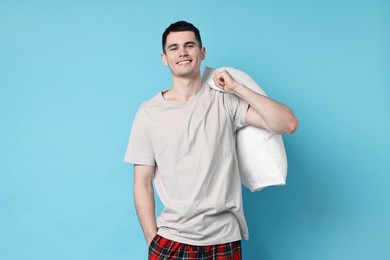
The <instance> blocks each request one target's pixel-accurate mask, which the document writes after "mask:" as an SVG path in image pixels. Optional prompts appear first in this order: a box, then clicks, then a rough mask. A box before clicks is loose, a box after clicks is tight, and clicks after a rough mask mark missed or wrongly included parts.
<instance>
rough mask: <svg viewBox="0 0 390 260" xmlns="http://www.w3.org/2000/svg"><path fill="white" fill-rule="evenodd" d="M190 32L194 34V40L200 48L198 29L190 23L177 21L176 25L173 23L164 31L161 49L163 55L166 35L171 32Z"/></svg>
mask: <svg viewBox="0 0 390 260" xmlns="http://www.w3.org/2000/svg"><path fill="white" fill-rule="evenodd" d="M185 31H190V32H193V33H194V34H195V38H196V40H197V41H198V43H199V47H200V48H202V39H201V38H200V33H199V30H198V28H196V27H195V26H194V25H193V24H192V23H189V22H186V21H178V22H176V23H173V24H171V25H169V26H168V28H167V29H165V31H164V33H163V35H162V49H163V52H164V53H165V44H166V42H167V37H168V34H169V33H171V32H185Z"/></svg>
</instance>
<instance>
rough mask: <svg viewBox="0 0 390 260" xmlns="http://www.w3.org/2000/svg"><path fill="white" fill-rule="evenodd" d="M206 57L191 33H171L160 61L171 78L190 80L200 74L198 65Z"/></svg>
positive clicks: (204, 51) (203, 49)
mask: <svg viewBox="0 0 390 260" xmlns="http://www.w3.org/2000/svg"><path fill="white" fill-rule="evenodd" d="M205 56H206V50H205V48H200V46H199V43H198V41H197V40H196V38H195V34H194V33H193V32H191V31H184V32H171V33H169V34H168V36H167V40H166V44H165V54H164V53H163V54H161V59H162V61H163V63H164V65H165V66H168V67H169V69H170V70H171V73H172V75H173V76H176V77H185V78H191V77H192V76H195V75H197V74H198V73H200V64H201V62H202V60H203V59H204V58H205Z"/></svg>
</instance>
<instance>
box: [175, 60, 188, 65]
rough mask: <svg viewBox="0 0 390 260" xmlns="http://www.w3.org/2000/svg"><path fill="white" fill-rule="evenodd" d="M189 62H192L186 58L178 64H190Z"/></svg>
mask: <svg viewBox="0 0 390 260" xmlns="http://www.w3.org/2000/svg"><path fill="white" fill-rule="evenodd" d="M188 63H190V61H189V60H185V61H180V62H179V63H177V64H180V65H181V64H188Z"/></svg>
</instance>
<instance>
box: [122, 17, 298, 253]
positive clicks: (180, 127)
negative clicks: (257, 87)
mask: <svg viewBox="0 0 390 260" xmlns="http://www.w3.org/2000/svg"><path fill="white" fill-rule="evenodd" d="M205 56H206V49H205V48H204V47H203V46H202V41H201V37H200V34H199V31H198V29H197V28H196V27H195V26H193V25H192V24H190V23H187V22H184V21H179V22H176V23H174V24H171V25H170V26H169V27H168V28H167V29H166V30H165V32H164V33H163V54H161V58H162V61H163V63H164V65H165V66H168V67H169V69H170V71H171V74H172V87H171V88H170V89H168V90H165V91H162V92H160V93H158V94H157V95H156V96H155V97H154V98H152V99H150V100H149V101H147V102H145V103H144V104H142V106H141V107H140V109H139V110H138V112H137V115H136V117H135V119H134V123H133V127H132V131H131V135H130V140H129V144H128V148H127V151H126V155H125V161H126V162H129V163H133V164H134V200H135V205H136V210H137V214H138V218H139V221H140V224H141V226H142V229H143V232H144V235H145V238H146V243H147V245H149V259H216V257H217V256H218V257H219V258H218V259H241V244H240V241H241V239H248V230H247V225H246V221H245V217H244V212H243V208H242V197H241V182H240V177H239V173H238V167H237V158H236V153H235V141H234V133H235V131H236V130H238V129H239V128H241V127H244V126H245V125H253V126H256V127H260V128H264V129H267V130H268V131H271V132H273V133H276V134H291V133H293V132H294V131H295V130H296V128H297V125H298V122H297V119H296V118H295V116H294V114H293V113H292V111H291V110H290V109H289V108H288V107H286V106H285V105H283V104H280V103H278V102H276V101H273V100H271V99H269V98H267V97H265V96H262V95H259V94H257V93H255V92H253V91H252V90H250V89H249V88H247V87H245V86H244V85H242V84H240V83H239V82H236V81H235V80H234V79H233V78H232V77H231V76H230V75H229V73H228V72H226V71H222V72H220V73H216V74H215V75H214V81H215V83H216V85H217V86H219V87H220V88H221V89H224V90H225V92H226V93H222V92H219V91H214V90H212V89H211V88H210V87H209V86H207V85H205V84H203V83H202V79H201V73H200V65H201V62H202V60H203V59H204V58H205ZM153 179H154V182H155V187H156V191H157V193H158V195H159V198H160V199H161V201H162V203H163V205H164V209H163V211H162V212H161V213H160V215H159V216H158V218H157V221H156V219H155V204H154V194H153V186H152V181H153ZM213 257H214V258H213Z"/></svg>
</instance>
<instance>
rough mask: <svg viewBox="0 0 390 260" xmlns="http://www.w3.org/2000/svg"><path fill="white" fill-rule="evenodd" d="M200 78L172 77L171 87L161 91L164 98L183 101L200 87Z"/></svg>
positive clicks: (193, 94)
mask: <svg viewBox="0 0 390 260" xmlns="http://www.w3.org/2000/svg"><path fill="white" fill-rule="evenodd" d="M202 85H203V83H202V78H201V77H200V75H199V76H197V77H195V78H177V77H172V88H171V89H169V90H168V91H166V92H164V93H163V96H164V99H165V100H167V101H168V102H172V103H185V102H187V101H188V100H190V99H191V98H192V97H193V96H195V95H196V94H197V93H198V92H199V90H200V89H201V88H202Z"/></svg>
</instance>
